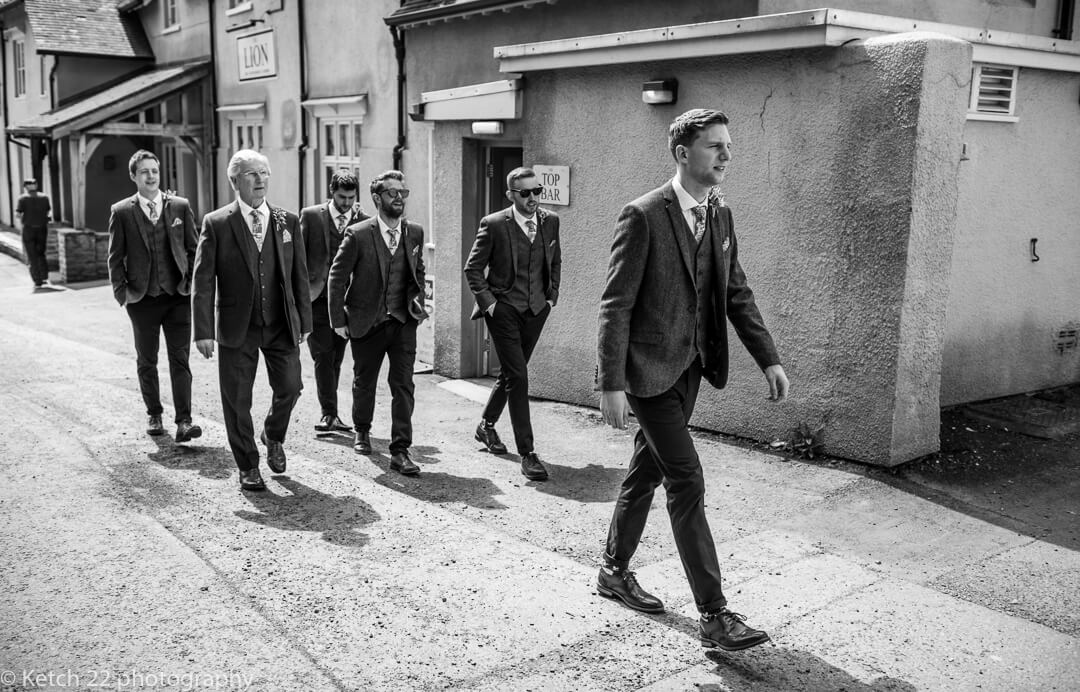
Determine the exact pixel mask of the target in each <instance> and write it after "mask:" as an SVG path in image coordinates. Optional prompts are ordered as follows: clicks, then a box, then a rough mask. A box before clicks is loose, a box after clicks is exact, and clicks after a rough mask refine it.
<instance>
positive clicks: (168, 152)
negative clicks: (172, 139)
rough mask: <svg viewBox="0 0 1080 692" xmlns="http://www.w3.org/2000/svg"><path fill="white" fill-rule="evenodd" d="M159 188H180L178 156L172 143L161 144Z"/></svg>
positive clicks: (174, 189)
mask: <svg viewBox="0 0 1080 692" xmlns="http://www.w3.org/2000/svg"><path fill="white" fill-rule="evenodd" d="M161 188H162V189H163V190H173V191H174V192H175V191H176V190H179V189H180V156H179V155H178V152H177V151H176V145H175V144H172V143H169V144H162V145H161Z"/></svg>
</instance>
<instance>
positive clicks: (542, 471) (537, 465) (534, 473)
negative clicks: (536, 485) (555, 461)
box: [521, 452, 548, 481]
mask: <svg viewBox="0 0 1080 692" xmlns="http://www.w3.org/2000/svg"><path fill="white" fill-rule="evenodd" d="M521 474H522V475H523V476H525V477H526V478H528V479H529V480H530V481H546V480H547V479H548V472H547V469H546V468H544V465H543V464H542V463H541V462H540V457H538V456H536V452H529V453H528V454H522V455H521Z"/></svg>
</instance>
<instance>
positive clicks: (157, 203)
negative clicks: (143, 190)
mask: <svg viewBox="0 0 1080 692" xmlns="http://www.w3.org/2000/svg"><path fill="white" fill-rule="evenodd" d="M135 196H136V197H138V198H139V207H140V208H141V209H142V210H143V213H144V214H146V218H148V219H150V221H151V223H153V222H155V221H157V220H158V219H159V218H161V207H162V202H164V197H165V196H164V195H162V194H161V190H158V191H157V195H156V196H155V197H154V198H153V199H146V198H145V197H143V196H142V195H139V194H136V195H135ZM151 202H153V203H154V213H153V215H151V214H150V203H151Z"/></svg>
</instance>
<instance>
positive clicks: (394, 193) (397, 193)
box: [379, 188, 409, 199]
mask: <svg viewBox="0 0 1080 692" xmlns="http://www.w3.org/2000/svg"><path fill="white" fill-rule="evenodd" d="M379 194H380V195H390V196H391V197H392V198H394V199H397V198H399V197H400V198H401V199H408V197H409V191H408V190H407V189H405V188H402V189H400V190H382V191H381V192H379Z"/></svg>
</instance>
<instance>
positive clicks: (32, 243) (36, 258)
mask: <svg viewBox="0 0 1080 692" xmlns="http://www.w3.org/2000/svg"><path fill="white" fill-rule="evenodd" d="M48 239H49V227H48V226H39V227H35V226H25V225H24V226H23V229H22V242H23V252H25V253H26V263H27V264H28V265H30V279H31V280H32V281H33V282H34V283H35V284H42V283H45V282H46V281H48V280H49V263H48V262H47V261H46V260H45V244H46V242H47V241H48Z"/></svg>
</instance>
